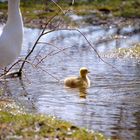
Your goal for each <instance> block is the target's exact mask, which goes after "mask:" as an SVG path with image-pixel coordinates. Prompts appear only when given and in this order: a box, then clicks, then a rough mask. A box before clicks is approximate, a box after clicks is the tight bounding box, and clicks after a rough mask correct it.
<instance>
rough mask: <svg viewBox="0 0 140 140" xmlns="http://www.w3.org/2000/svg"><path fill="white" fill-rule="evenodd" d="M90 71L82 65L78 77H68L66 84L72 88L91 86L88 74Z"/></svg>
mask: <svg viewBox="0 0 140 140" xmlns="http://www.w3.org/2000/svg"><path fill="white" fill-rule="evenodd" d="M88 73H89V71H88V69H87V68H85V67H82V68H81V69H80V76H78V77H76V76H73V77H68V78H66V79H65V80H64V84H65V86H66V87H70V88H88V87H90V80H89V78H88V76H87V74H88Z"/></svg>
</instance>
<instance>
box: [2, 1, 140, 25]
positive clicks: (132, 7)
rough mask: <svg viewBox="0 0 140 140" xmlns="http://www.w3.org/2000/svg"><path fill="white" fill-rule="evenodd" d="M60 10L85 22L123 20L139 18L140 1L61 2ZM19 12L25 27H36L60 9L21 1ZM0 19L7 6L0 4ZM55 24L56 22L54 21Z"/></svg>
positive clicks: (49, 3) (67, 21)
mask: <svg viewBox="0 0 140 140" xmlns="http://www.w3.org/2000/svg"><path fill="white" fill-rule="evenodd" d="M58 4H59V5H60V6H61V8H62V9H63V10H64V11H65V10H68V9H69V10H71V11H73V13H74V14H76V15H79V16H83V17H89V16H90V18H88V19H87V20H86V21H87V22H90V23H92V20H97V18H96V17H98V18H99V19H98V20H102V19H108V18H112V17H124V18H140V8H139V6H140V1H139V0H129V1H124V0H113V1H112V0H95V1H91V2H81V1H76V2H75V3H74V5H71V4H70V2H68V1H62V0H60V2H59V3H58ZM21 10H22V14H23V17H24V23H25V25H26V26H34V27H36V26H37V27H38V26H39V24H41V22H45V21H46V20H47V19H49V18H50V17H51V16H53V15H55V14H56V13H59V12H60V9H59V8H58V7H57V6H56V5H55V4H54V3H52V2H47V3H46V1H43V0H42V1H37V0H36V1H34V0H31V1H21ZM58 11H59V12H58ZM0 12H1V13H0V19H1V21H2V19H4V20H5V19H6V17H7V14H6V13H7V4H6V3H0ZM60 13H61V14H60V15H61V17H62V18H63V19H64V20H65V22H66V24H67V23H69V22H70V20H71V19H70V18H69V17H68V16H64V15H63V14H62V12H60ZM55 22H56V21H55Z"/></svg>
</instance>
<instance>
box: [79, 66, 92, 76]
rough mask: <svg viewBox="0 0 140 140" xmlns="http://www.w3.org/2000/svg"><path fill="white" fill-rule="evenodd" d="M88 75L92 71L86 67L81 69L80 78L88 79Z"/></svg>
mask: <svg viewBox="0 0 140 140" xmlns="http://www.w3.org/2000/svg"><path fill="white" fill-rule="evenodd" d="M88 73H90V71H89V70H88V69H87V68H86V67H82V68H81V69H80V77H82V78H86V76H87V74H88Z"/></svg>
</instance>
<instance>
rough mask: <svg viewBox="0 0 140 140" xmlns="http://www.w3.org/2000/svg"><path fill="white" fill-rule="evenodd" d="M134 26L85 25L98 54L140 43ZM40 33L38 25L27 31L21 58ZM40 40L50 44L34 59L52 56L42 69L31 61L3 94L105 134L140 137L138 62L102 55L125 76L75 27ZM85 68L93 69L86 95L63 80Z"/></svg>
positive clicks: (29, 108) (29, 107)
mask: <svg viewBox="0 0 140 140" xmlns="http://www.w3.org/2000/svg"><path fill="white" fill-rule="evenodd" d="M133 30H134V28H133V27H131V26H128V27H124V28H123V29H121V30H119V32H118V29H117V28H115V27H108V28H105V27H101V26H96V27H93V26H89V27H86V28H81V29H80V31H81V32H82V33H83V34H84V35H85V36H86V37H87V39H88V40H89V41H90V42H91V43H92V44H93V45H94V47H96V49H97V50H98V52H99V53H107V52H110V51H112V50H114V49H118V48H129V47H131V46H133V44H135V43H138V42H140V33H139V32H134V33H133ZM39 33H40V30H38V29H28V28H26V29H25V39H24V46H23V50H22V53H21V57H22V56H25V55H26V54H27V52H28V51H29V50H30V49H31V47H32V45H33V43H34V41H35V40H36V38H37V37H38V35H39ZM113 37H116V38H113ZM40 42H48V43H49V44H41V43H40V45H38V46H37V47H36V49H35V51H34V53H33V55H32V56H31V57H30V59H29V61H31V62H33V63H34V64H38V62H39V60H41V58H43V57H45V56H46V55H47V57H46V59H45V60H44V61H43V62H42V63H40V64H39V65H38V66H39V67H40V68H38V69H37V68H33V67H32V66H31V65H29V64H27V65H26V66H25V71H24V76H23V77H24V78H23V79H22V80H19V79H10V80H7V81H5V82H2V83H1V90H2V91H3V96H8V97H11V98H13V99H14V100H16V102H17V103H19V104H20V105H23V106H24V108H25V109H26V110H27V111H29V112H33V113H43V114H47V115H53V116H56V117H58V118H60V119H63V120H66V121H70V122H72V123H74V124H76V125H78V126H81V127H85V128H87V129H90V130H94V131H96V132H102V133H103V134H105V135H106V136H107V137H112V138H118V139H121V140H133V139H134V140H139V139H140V62H139V61H137V60H135V59H129V58H127V59H119V58H114V57H112V58H103V59H104V60H105V61H107V62H108V63H110V64H111V65H113V66H115V67H116V68H117V69H118V70H119V71H120V72H121V74H120V73H118V72H117V71H116V70H115V69H113V68H111V67H110V66H109V65H107V64H105V63H104V62H102V61H101V60H100V59H99V58H98V57H97V55H96V54H95V52H94V51H93V49H92V48H91V47H90V46H89V44H88V43H87V41H86V40H85V39H84V37H83V36H82V35H81V34H79V33H78V32H76V31H57V32H54V33H51V34H49V35H46V36H44V37H43V38H42V40H41V41H40ZM51 44H53V46H52V45H51ZM62 50H65V51H62ZM83 66H85V67H87V68H88V69H89V70H90V72H91V73H90V74H89V78H90V80H91V87H90V88H89V89H87V91H86V93H83V92H81V91H79V90H78V89H67V88H65V87H64V85H63V82H62V81H63V79H64V78H65V77H67V76H71V75H78V73H79V69H80V68H81V67H83ZM42 69H43V71H42ZM51 75H53V76H54V77H55V78H54V77H52V76H51ZM56 79H59V80H60V81H61V82H58V81H57V80H56Z"/></svg>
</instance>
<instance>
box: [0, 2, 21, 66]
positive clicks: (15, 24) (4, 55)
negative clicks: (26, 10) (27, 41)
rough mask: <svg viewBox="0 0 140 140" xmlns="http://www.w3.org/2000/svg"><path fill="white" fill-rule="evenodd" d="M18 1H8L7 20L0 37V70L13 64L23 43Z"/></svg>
mask: <svg viewBox="0 0 140 140" xmlns="http://www.w3.org/2000/svg"><path fill="white" fill-rule="evenodd" d="M19 5H20V0H8V20H7V23H6V25H5V27H4V28H3V32H2V34H1V36H0V68H4V67H6V66H8V65H9V64H11V63H13V62H14V60H15V59H16V58H17V57H18V56H19V54H20V51H21V47H22V41H23V21H22V16H21V12H20V8H19Z"/></svg>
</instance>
